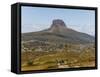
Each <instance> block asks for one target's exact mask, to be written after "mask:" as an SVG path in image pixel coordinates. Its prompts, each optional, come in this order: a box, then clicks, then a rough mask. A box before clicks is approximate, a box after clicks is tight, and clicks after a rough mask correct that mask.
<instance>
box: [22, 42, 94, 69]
mask: <svg viewBox="0 0 100 77" xmlns="http://www.w3.org/2000/svg"><path fill="white" fill-rule="evenodd" d="M50 48H52V47H50ZM50 48H47V49H48V50H47V49H43V48H40V49H38V51H37V49H36V48H35V47H31V48H27V47H25V46H23V49H22V50H23V51H22V53H21V67H22V68H21V70H22V71H26V70H43V69H58V68H79V67H94V66H95V47H94V45H93V44H85V45H84V44H83V45H82V44H77V45H76V44H65V45H63V46H62V47H61V48H59V46H57V47H56V46H55V48H54V49H50ZM44 50H46V51H44Z"/></svg>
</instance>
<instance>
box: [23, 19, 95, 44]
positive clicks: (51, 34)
mask: <svg viewBox="0 0 100 77" xmlns="http://www.w3.org/2000/svg"><path fill="white" fill-rule="evenodd" d="M94 39H95V38H94V37H93V36H91V35H88V34H86V33H82V32H78V31H75V30H73V29H71V28H68V27H67V26H66V24H65V23H64V21H63V20H60V19H55V20H53V22H52V24H51V27H50V28H48V29H45V30H42V31H38V32H28V33H23V34H22V41H34V40H37V41H46V42H53V43H82V44H83V43H93V42H94V41H95V40H94Z"/></svg>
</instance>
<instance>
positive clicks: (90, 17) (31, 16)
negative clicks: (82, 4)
mask: <svg viewBox="0 0 100 77" xmlns="http://www.w3.org/2000/svg"><path fill="white" fill-rule="evenodd" d="M54 19H61V20H63V21H64V22H65V24H66V26H67V27H68V28H72V29H74V30H77V31H79V32H83V33H87V34H89V35H92V36H95V11H94V10H80V9H62V8H44V7H30V6H22V7H21V21H22V23H21V25H22V33H26V32H36V31H40V30H44V29H47V28H49V27H50V26H51V24H52V21H53V20H54Z"/></svg>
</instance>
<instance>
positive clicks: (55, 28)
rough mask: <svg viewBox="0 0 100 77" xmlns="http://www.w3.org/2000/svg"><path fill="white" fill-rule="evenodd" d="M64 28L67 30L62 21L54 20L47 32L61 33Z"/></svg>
mask: <svg viewBox="0 0 100 77" xmlns="http://www.w3.org/2000/svg"><path fill="white" fill-rule="evenodd" d="M66 28H67V27H66V24H65V23H64V21H63V20H60V19H55V20H53V22H52V24H51V27H50V29H49V30H50V32H62V31H64V30H65V29H66Z"/></svg>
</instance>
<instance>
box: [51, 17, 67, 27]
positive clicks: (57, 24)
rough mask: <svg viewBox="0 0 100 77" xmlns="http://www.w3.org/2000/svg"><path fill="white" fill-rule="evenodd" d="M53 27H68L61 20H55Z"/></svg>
mask: <svg viewBox="0 0 100 77" xmlns="http://www.w3.org/2000/svg"><path fill="white" fill-rule="evenodd" d="M53 26H62V27H66V25H65V23H64V21H63V20H60V19H56V20H53V23H52V27H53Z"/></svg>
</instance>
